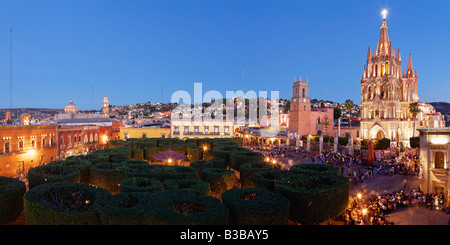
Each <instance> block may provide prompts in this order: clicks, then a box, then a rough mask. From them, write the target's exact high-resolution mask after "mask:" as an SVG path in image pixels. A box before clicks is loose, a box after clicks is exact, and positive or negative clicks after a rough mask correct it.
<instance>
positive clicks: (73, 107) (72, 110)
mask: <svg viewBox="0 0 450 245" xmlns="http://www.w3.org/2000/svg"><path fill="white" fill-rule="evenodd" d="M64 112H65V113H66V114H75V113H78V108H77V106H76V105H75V104H74V103H73V101H72V100H70V102H69V104H67V105H66V107H65V108H64Z"/></svg>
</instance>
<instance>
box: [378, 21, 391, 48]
mask: <svg viewBox="0 0 450 245" xmlns="http://www.w3.org/2000/svg"><path fill="white" fill-rule="evenodd" d="M380 28H381V31H380V38H379V39H378V45H377V52H376V56H377V57H383V56H388V55H389V51H391V42H390V41H389V34H388V31H387V28H388V26H387V25H386V19H383V23H382V24H381V27H380Z"/></svg>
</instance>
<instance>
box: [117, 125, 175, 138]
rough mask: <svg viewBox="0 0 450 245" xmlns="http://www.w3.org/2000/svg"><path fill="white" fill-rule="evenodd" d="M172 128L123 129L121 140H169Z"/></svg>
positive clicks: (121, 129)
mask: <svg viewBox="0 0 450 245" xmlns="http://www.w3.org/2000/svg"><path fill="white" fill-rule="evenodd" d="M169 137H170V127H168V126H158V127H121V128H120V138H121V139H128V138H169Z"/></svg>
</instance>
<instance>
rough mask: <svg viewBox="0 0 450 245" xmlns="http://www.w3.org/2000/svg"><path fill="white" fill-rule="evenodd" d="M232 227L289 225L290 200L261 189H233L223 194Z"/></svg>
mask: <svg viewBox="0 0 450 245" xmlns="http://www.w3.org/2000/svg"><path fill="white" fill-rule="evenodd" d="M222 201H223V203H224V204H225V205H226V206H227V208H228V211H229V213H230V222H231V224H232V225H287V224H288V219H289V200H288V199H287V198H285V197H283V196H281V195H278V194H275V193H274V192H272V191H269V190H265V189H260V188H244V189H231V190H228V191H225V192H224V193H222Z"/></svg>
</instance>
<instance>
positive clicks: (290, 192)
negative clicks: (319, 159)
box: [275, 172, 349, 225]
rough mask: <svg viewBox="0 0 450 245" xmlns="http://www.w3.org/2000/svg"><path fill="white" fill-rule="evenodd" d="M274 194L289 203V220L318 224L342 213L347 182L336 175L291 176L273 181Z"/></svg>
mask: <svg viewBox="0 0 450 245" xmlns="http://www.w3.org/2000/svg"><path fill="white" fill-rule="evenodd" d="M275 193H277V194H280V195H282V196H284V197H286V198H287V199H289V202H290V211H289V218H290V219H291V220H294V221H297V222H299V223H301V224H306V225H309V224H318V223H321V222H323V221H325V220H327V219H332V218H335V217H337V216H338V215H340V214H341V213H342V212H343V211H345V209H346V208H347V205H348V195H349V180H348V178H346V177H344V176H340V175H336V174H326V173H313V172H308V174H304V173H303V174H302V173H293V172H291V174H288V175H286V176H284V177H283V178H281V179H279V180H276V181H275Z"/></svg>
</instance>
